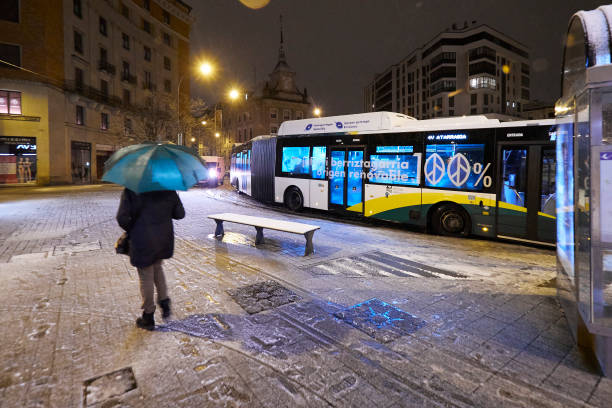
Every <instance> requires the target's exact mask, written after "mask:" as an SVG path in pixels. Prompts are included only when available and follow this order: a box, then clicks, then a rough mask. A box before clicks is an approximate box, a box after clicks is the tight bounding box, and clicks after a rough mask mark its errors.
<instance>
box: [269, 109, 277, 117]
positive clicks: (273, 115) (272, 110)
mask: <svg viewBox="0 0 612 408" xmlns="http://www.w3.org/2000/svg"><path fill="white" fill-rule="evenodd" d="M277 116H278V111H277V110H276V109H270V119H276V117H277Z"/></svg>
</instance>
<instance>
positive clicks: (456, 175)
mask: <svg viewBox="0 0 612 408" xmlns="http://www.w3.org/2000/svg"><path fill="white" fill-rule="evenodd" d="M470 172H471V169H470V162H469V161H468V159H466V157H465V156H464V155H463V154H461V153H457V154H456V155H454V156H453V158H452V159H451V161H450V163H448V178H449V179H450V181H451V183H453V184H454V185H455V186H457V187H461V186H462V185H463V184H465V182H466V181H467V180H468V178H469V177H470Z"/></svg>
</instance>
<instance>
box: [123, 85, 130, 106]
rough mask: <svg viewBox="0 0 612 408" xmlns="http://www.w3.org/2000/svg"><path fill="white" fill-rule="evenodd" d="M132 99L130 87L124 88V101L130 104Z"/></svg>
mask: <svg viewBox="0 0 612 408" xmlns="http://www.w3.org/2000/svg"><path fill="white" fill-rule="evenodd" d="M130 99H131V95H130V91H129V89H124V90H123V103H124V104H125V105H129V104H130Z"/></svg>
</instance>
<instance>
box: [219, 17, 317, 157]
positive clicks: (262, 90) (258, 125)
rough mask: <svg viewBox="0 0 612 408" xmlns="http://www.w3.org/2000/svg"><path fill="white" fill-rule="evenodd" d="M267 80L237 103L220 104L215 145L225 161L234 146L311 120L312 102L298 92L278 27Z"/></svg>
mask: <svg viewBox="0 0 612 408" xmlns="http://www.w3.org/2000/svg"><path fill="white" fill-rule="evenodd" d="M268 77H269V78H268V80H267V81H265V82H263V83H261V84H259V85H258V86H257V88H256V89H255V90H252V91H248V92H246V94H245V95H243V96H242V97H241V98H240V100H238V101H235V102H233V103H224V104H223V106H222V108H221V110H222V114H223V119H222V123H223V126H222V130H221V131H222V140H221V141H220V144H219V145H220V146H221V147H220V149H219V150H222V153H223V155H226V156H227V157H229V152H228V150H229V149H231V146H232V145H233V144H234V143H244V142H246V141H248V140H250V139H252V138H254V137H256V136H260V135H275V134H276V133H277V132H278V129H279V127H280V124H281V123H282V122H284V121H286V120H294V119H304V118H307V117H311V116H312V108H313V103H312V99H311V98H310V97H309V96H308V91H307V89H306V88H304V89H303V90H300V89H299V88H298V86H297V83H296V72H295V71H294V70H293V69H292V68H291V67H290V66H289V64H288V63H287V57H286V54H285V49H284V42H283V33H282V27H281V37H280V48H279V53H278V61H277V63H276V66H275V67H274V69H273V70H272V72H271V73H270V74H269V76H268Z"/></svg>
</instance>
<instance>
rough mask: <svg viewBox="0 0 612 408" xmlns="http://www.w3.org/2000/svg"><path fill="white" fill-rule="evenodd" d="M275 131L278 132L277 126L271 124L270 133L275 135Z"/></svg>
mask: <svg viewBox="0 0 612 408" xmlns="http://www.w3.org/2000/svg"><path fill="white" fill-rule="evenodd" d="M276 132H278V127H276V126H271V127H270V134H271V135H275V134H276Z"/></svg>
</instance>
